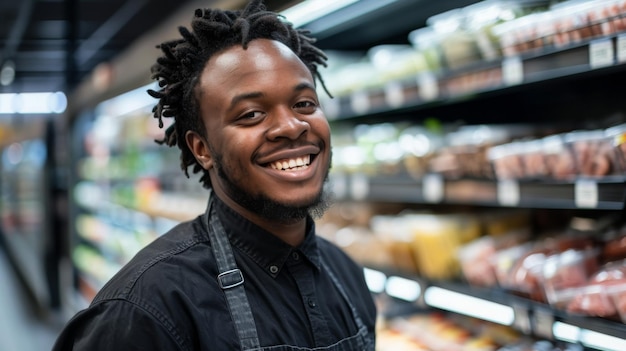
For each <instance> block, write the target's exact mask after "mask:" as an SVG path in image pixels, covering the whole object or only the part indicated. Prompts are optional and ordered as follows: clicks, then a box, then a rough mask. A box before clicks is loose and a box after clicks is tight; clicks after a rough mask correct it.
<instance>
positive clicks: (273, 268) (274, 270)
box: [270, 266, 278, 274]
mask: <svg viewBox="0 0 626 351" xmlns="http://www.w3.org/2000/svg"><path fill="white" fill-rule="evenodd" d="M270 273H272V274H276V273H278V267H277V266H270Z"/></svg>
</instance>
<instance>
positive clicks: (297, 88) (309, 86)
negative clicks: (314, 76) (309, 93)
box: [293, 82, 315, 91]
mask: <svg viewBox="0 0 626 351" xmlns="http://www.w3.org/2000/svg"><path fill="white" fill-rule="evenodd" d="M306 89H310V90H313V91H315V86H314V85H313V84H311V83H307V82H303V83H300V84H298V85H296V86H295V88H294V89H293V90H294V91H302V90H306Z"/></svg>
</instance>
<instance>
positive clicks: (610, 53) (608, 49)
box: [589, 39, 615, 68]
mask: <svg viewBox="0 0 626 351" xmlns="http://www.w3.org/2000/svg"><path fill="white" fill-rule="evenodd" d="M614 57H615V52H614V49H613V40H611V39H602V40H596V41H593V42H591V43H590V44H589V65H590V66H591V68H600V67H606V66H610V65H612V64H613V62H614Z"/></svg>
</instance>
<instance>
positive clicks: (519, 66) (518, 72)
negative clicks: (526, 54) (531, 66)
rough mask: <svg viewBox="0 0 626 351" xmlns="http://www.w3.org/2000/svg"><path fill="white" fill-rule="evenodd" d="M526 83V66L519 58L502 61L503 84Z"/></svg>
mask: <svg viewBox="0 0 626 351" xmlns="http://www.w3.org/2000/svg"><path fill="white" fill-rule="evenodd" d="M523 81H524V64H523V63H522V59H520V58H519V57H508V58H506V59H504V60H503V61H502V82H503V83H504V85H517V84H520V83H522V82H523Z"/></svg>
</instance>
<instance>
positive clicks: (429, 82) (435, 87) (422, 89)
mask: <svg viewBox="0 0 626 351" xmlns="http://www.w3.org/2000/svg"><path fill="white" fill-rule="evenodd" d="M417 86H418V89H419V95H420V97H421V98H422V99H424V100H434V99H436V98H437V96H438V95H439V83H438V82H437V77H435V75H434V74H433V73H431V72H426V73H422V74H420V75H419V76H417Z"/></svg>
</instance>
